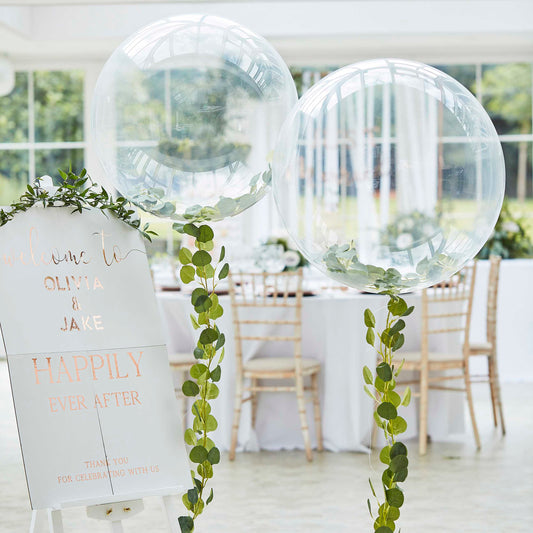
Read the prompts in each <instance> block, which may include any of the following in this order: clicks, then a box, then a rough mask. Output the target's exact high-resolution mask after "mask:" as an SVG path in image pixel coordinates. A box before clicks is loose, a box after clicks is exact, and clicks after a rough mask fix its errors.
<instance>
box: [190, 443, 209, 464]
mask: <svg viewBox="0 0 533 533" xmlns="http://www.w3.org/2000/svg"><path fill="white" fill-rule="evenodd" d="M189 459H190V460H191V461H192V462H193V463H203V462H204V461H206V460H207V450H206V449H205V448H204V447H203V446H195V447H194V448H193V449H192V450H191V452H190V453H189Z"/></svg>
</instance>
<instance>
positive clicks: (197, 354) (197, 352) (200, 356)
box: [192, 326, 205, 359]
mask: <svg viewBox="0 0 533 533" xmlns="http://www.w3.org/2000/svg"><path fill="white" fill-rule="evenodd" d="M198 327H200V326H198ZM192 354H193V355H194V358H195V359H203V358H204V354H205V352H204V351H203V350H202V348H198V347H196V348H195V349H194V351H193V353H192Z"/></svg>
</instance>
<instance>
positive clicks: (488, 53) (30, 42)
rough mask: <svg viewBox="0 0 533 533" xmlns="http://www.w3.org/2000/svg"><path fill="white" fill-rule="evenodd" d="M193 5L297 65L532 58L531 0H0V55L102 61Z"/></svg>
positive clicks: (20, 59) (21, 60)
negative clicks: (260, 40) (137, 35)
mask: <svg viewBox="0 0 533 533" xmlns="http://www.w3.org/2000/svg"><path fill="white" fill-rule="evenodd" d="M195 12H205V13H209V14H215V15H219V16H223V17H225V18H229V19H232V20H235V21H237V22H240V23H241V24H243V25H245V26H247V27H249V28H250V29H252V30H254V31H256V32H257V33H260V34H262V35H264V36H265V37H266V38H267V39H269V40H270V41H271V42H272V43H273V45H274V46H275V47H276V48H277V49H278V50H279V51H280V53H281V54H282V56H284V58H285V59H286V60H287V61H288V62H289V63H291V64H298V63H305V64H342V63H347V62H351V61H355V60H359V59H362V58H368V57H379V56H400V57H410V58H413V59H421V60H424V61H431V62H434V63H435V62H439V61H447V60H450V58H456V60H458V61H462V62H470V61H477V60H480V61H495V62H496V61H506V60H527V61H533V0H469V1H467V2H465V1H464V0H351V1H350V0H344V1H343V0H329V1H325V0H324V1H305V0H287V1H276V0H262V1H244V0H242V1H234V2H223V1H217V0H215V1H213V0H211V1H202V0H196V1H189V2H182V1H170V0H168V1H165V0H159V1H155V0H143V1H141V0H133V1H132V0H130V1H129V2H125V1H124V0H92V1H88V0H16V1H15V0H7V1H5V0H0V53H1V52H4V53H8V54H9V55H10V56H12V57H13V59H14V61H15V62H16V63H18V64H26V63H28V64H30V63H32V62H40V61H44V60H46V61H47V62H51V61H52V62H53V61H57V62H62V63H65V62H69V61H70V62H74V63H76V62H79V61H80V60H84V61H90V60H94V61H98V62H99V61H102V60H103V59H105V58H106V57H107V56H108V55H109V54H110V53H111V51H112V50H113V49H114V48H115V47H116V46H117V45H118V43H120V41H121V40H123V39H124V38H125V37H126V36H128V35H129V34H131V33H132V32H134V31H135V30H137V29H138V28H140V27H142V26H144V25H145V24H147V23H149V22H151V21H154V20H157V19H159V18H164V17H168V16H173V15H179V14H184V13H195Z"/></svg>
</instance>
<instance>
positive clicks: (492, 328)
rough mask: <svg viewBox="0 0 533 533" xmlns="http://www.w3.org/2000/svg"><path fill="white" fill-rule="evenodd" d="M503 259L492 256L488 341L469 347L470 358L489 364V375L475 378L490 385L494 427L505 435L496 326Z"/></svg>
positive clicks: (471, 344)
mask: <svg viewBox="0 0 533 533" xmlns="http://www.w3.org/2000/svg"><path fill="white" fill-rule="evenodd" d="M500 263H501V257H499V256H496V255H491V256H490V270H489V285H488V290H487V341H486V342H481V343H470V344H469V347H468V356H469V357H480V356H482V357H486V358H487V363H488V375H485V376H474V377H475V378H479V379H476V381H484V382H487V381H488V383H489V384H490V396H491V401H492V415H493V418H494V426H495V427H497V426H498V417H499V423H500V425H501V429H502V433H503V434H504V435H505V420H504V418H503V405H502V398H501V389H500V379H499V376H498V360H497V356H496V326H497V312H498V286H499V281H500Z"/></svg>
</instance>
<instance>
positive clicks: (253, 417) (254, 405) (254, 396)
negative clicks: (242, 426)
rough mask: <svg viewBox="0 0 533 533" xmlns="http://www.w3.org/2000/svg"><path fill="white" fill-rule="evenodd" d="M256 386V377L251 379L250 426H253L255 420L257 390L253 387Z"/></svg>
mask: <svg viewBox="0 0 533 533" xmlns="http://www.w3.org/2000/svg"><path fill="white" fill-rule="evenodd" d="M256 387H257V379H256V378H253V379H252V387H251V397H252V400H251V402H252V427H253V428H255V422H256V420H257V392H256V391H255V388H256Z"/></svg>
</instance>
